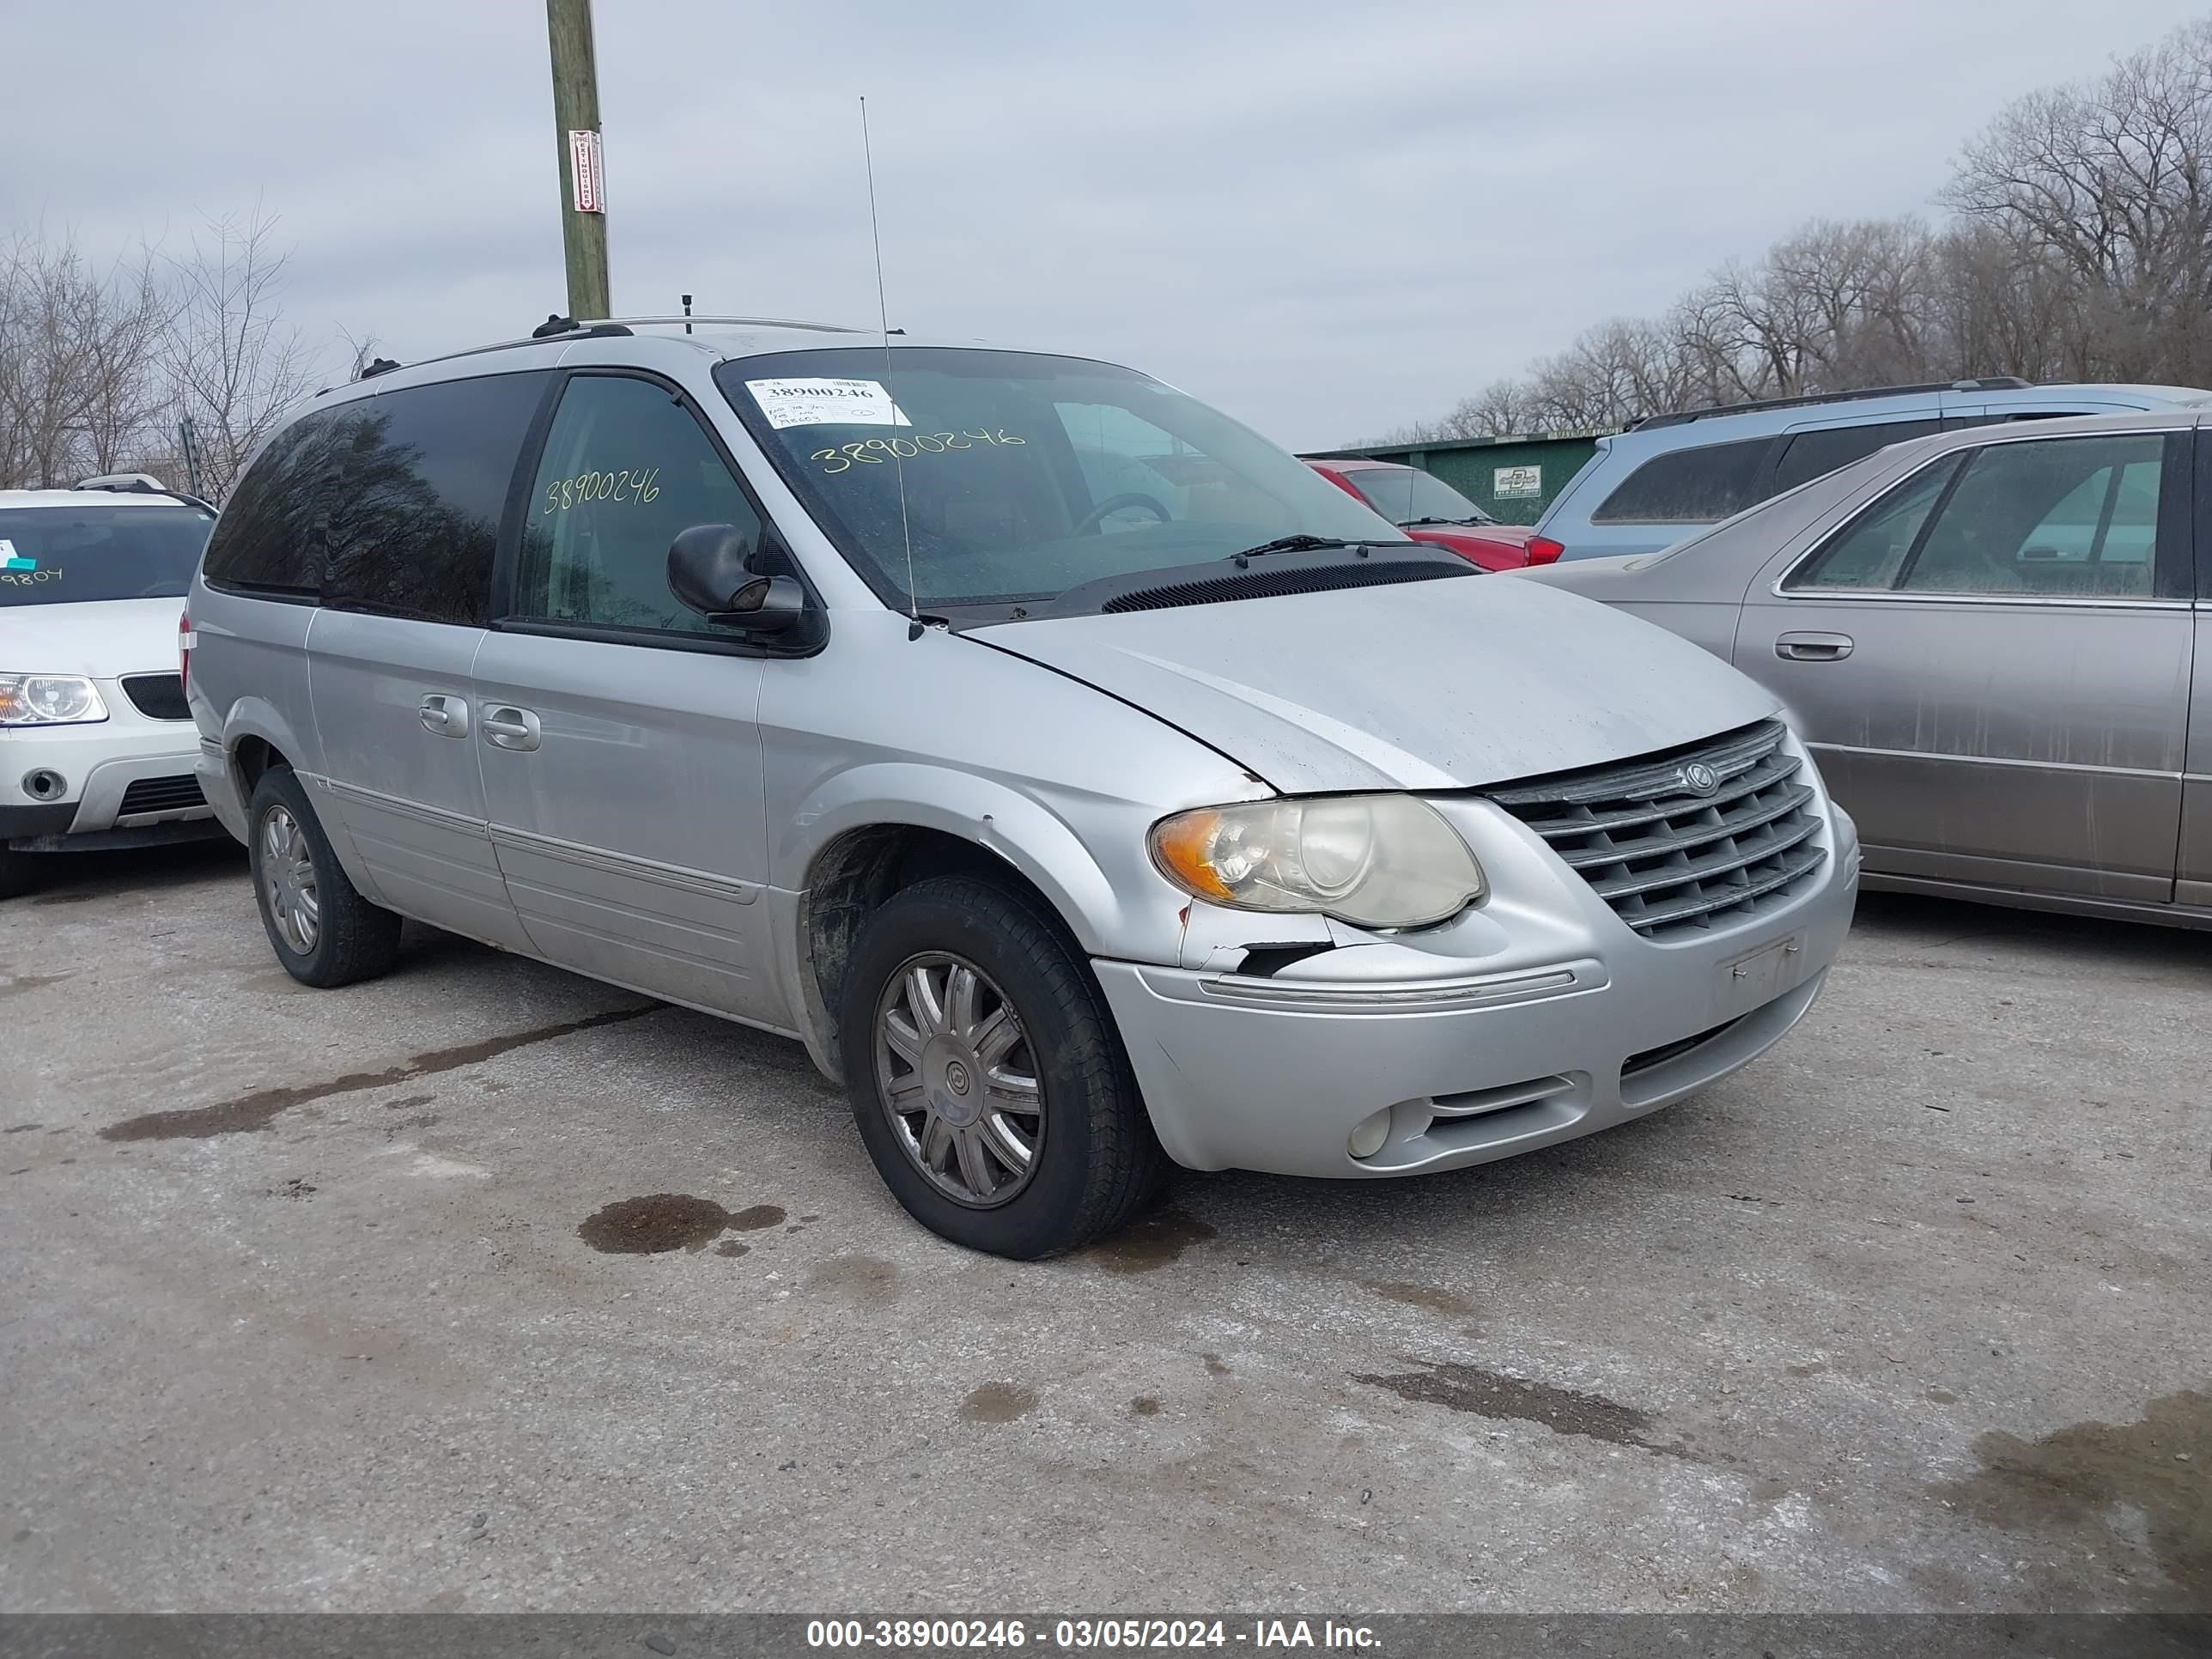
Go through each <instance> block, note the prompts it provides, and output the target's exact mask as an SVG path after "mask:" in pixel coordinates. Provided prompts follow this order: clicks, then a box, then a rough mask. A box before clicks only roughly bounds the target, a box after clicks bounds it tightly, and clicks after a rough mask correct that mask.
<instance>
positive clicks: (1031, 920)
mask: <svg viewBox="0 0 2212 1659" xmlns="http://www.w3.org/2000/svg"><path fill="white" fill-rule="evenodd" d="M963 972H964V973H966V974H967V975H969V977H968V978H967V979H965V980H962V979H960V978H959V975H962V974H963ZM917 975H918V976H919V979H917ZM842 1004H843V1006H842V1014H841V1018H840V1028H839V1046H840V1048H841V1050H842V1057H843V1060H844V1066H845V1079H846V1091H847V1093H848V1095H849V1097H851V1100H852V1104H853V1115H854V1120H855V1121H857V1122H858V1124H859V1126H860V1139H861V1140H862V1142H863V1143H865V1144H866V1146H867V1149H868V1156H869V1157H870V1158H872V1159H874V1161H875V1165H876V1170H877V1173H878V1174H879V1175H881V1176H883V1178H884V1185H885V1186H887V1187H889V1188H890V1189H891V1193H892V1195H893V1196H895V1197H896V1199H897V1200H898V1201H899V1202H900V1203H901V1204H902V1205H904V1206H906V1209H907V1212H908V1214H910V1215H912V1216H913V1217H914V1218H915V1220H917V1221H919V1222H921V1225H923V1226H925V1227H927V1228H928V1229H930V1231H933V1232H935V1233H938V1234H939V1235H941V1236H942V1237H945V1238H948V1239H951V1241H952V1242H953V1243H956V1244H964V1245H966V1246H967V1247H968V1248H969V1249H975V1250H984V1251H987V1252H988V1253H990V1254H991V1255H1001V1256H1008V1257H1011V1258H1012V1259H1014V1260H1016V1261H1033V1260H1035V1259H1036V1258H1037V1257H1040V1256H1047V1255H1058V1254H1059V1253H1060V1252H1061V1251H1064V1250H1072V1249H1077V1248H1078V1247H1079V1246H1081V1245H1084V1244H1087V1243H1090V1242H1091V1240H1093V1239H1095V1238H1097V1237H1102V1236H1103V1235H1104V1234H1106V1233H1109V1232H1112V1231H1115V1229H1116V1228H1118V1227H1120V1226H1121V1225H1123V1224H1124V1223H1125V1222H1127V1220H1128V1219H1129V1218H1131V1217H1132V1216H1133V1215H1134V1214H1135V1213H1136V1212H1137V1211H1138V1210H1139V1208H1140V1207H1141V1206H1143V1205H1144V1203H1145V1201H1146V1199H1148V1198H1150V1197H1151V1196H1152V1193H1153V1192H1154V1191H1155V1190H1156V1189H1157V1188H1158V1183H1159V1180H1160V1177H1161V1176H1163V1175H1164V1173H1165V1170H1166V1158H1165V1155H1164V1153H1163V1152H1161V1151H1160V1146H1159V1142H1158V1139H1156V1138H1155V1137H1154V1136H1153V1133H1152V1121H1151V1120H1150V1119H1149V1118H1148V1117H1146V1115H1145V1107H1144V1102H1143V1099H1142V1098H1141V1097H1140V1096H1139V1093H1138V1091H1137V1083H1136V1079H1135V1077H1134V1076H1133V1074H1132V1073H1131V1072H1130V1069H1129V1061H1128V1057H1127V1054H1124V1053H1123V1051H1122V1048H1121V1033H1120V1032H1119V1031H1118V1030H1115V1026H1114V1023H1113V1018H1112V1016H1111V1014H1110V1013H1109V1012H1108V1010H1107V1007H1106V1005H1105V1000H1104V999H1103V996H1101V994H1099V991H1098V987H1097V981H1095V980H1093V979H1092V977H1091V970H1090V967H1089V964H1088V963H1085V961H1084V960H1083V958H1082V957H1081V955H1080V954H1079V952H1078V951H1076V950H1075V949H1074V947H1073V942H1072V941H1070V940H1069V939H1066V936H1065V934H1064V933H1062V931H1061V930H1060V928H1059V927H1057V926H1056V925H1055V924H1054V921H1052V920H1051V919H1050V918H1049V917H1048V915H1044V914H1042V913H1041V912H1040V911H1039V910H1038V908H1036V904H1035V902H1033V901H1031V900H1030V899H1028V898H1027V897H1025V896H1023V895H1020V894H1018V893H1016V892H1013V891H1011V890H1008V889H1007V888H1006V887H1002V886H1000V885H998V884H994V883H992V882H990V881H987V880H982V879H979V878H975V877H972V876H939V877H935V878H932V879H930V880H927V881H922V882H917V883H916V884H915V885H913V886H911V887H908V888H906V889H904V890H902V891H900V892H898V893H896V894H895V895H893V896H891V898H890V900H888V901H887V902H885V903H884V905H883V907H882V908H880V909H878V910H877V911H876V912H875V914H874V915H872V916H870V917H869V918H868V920H867V921H866V924H865V925H864V926H863V927H862V928H861V930H860V938H859V939H858V940H856V941H855V943H854V949H853V955H852V958H851V961H850V963H849V964H848V969H847V973H846V975H845V986H844V994H843V997H842ZM916 1009H920V1010H921V1011H922V1012H921V1013H920V1014H919V1015H917V1013H916V1012H915V1010H916ZM931 1011H934V1012H935V1014H936V1015H937V1016H938V1017H936V1018H933V1017H932V1012H931ZM970 1035H972V1036H974V1037H975V1041H973V1042H969V1041H967V1037H968V1036H970ZM940 1108H941V1109H940ZM1024 1148H1026V1149H1027V1157H1026V1158H1024V1156H1023V1155H1022V1153H1023V1151H1024ZM994 1180H995V1181H996V1185H995V1186H993V1185H991V1183H992V1182H993V1181H994ZM963 1194H965V1196H964V1197H963Z"/></svg>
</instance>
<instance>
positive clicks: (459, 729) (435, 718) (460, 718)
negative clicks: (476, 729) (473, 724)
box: [421, 693, 469, 738]
mask: <svg viewBox="0 0 2212 1659" xmlns="http://www.w3.org/2000/svg"><path fill="white" fill-rule="evenodd" d="M421 714H422V729H423V730H424V731H426V732H436V733H437V734H438V735H439V736H440V737H441V738H465V737H466V736H468V734H469V705H468V701H467V699H465V698H463V697H449V696H445V695H443V694H442V693H433V694H432V695H431V696H427V697H425V698H423V699H422V711H421Z"/></svg>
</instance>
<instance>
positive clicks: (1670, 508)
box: [1590, 438, 1774, 524]
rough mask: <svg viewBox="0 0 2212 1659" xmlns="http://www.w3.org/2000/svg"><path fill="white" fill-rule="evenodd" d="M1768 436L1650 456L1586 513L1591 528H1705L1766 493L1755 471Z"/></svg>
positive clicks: (1769, 444) (1767, 446) (1761, 461)
mask: <svg viewBox="0 0 2212 1659" xmlns="http://www.w3.org/2000/svg"><path fill="white" fill-rule="evenodd" d="M1773 442H1774V441H1773V440H1772V439H1771V438H1747V439H1745V440H1743V441H1741V442H1739V443H1732V444H1706V445H1705V446H1703V447H1700V448H1697V449H1678V450H1675V451H1674V452H1673V453H1671V454H1666V455H1655V456H1653V457H1652V458H1651V459H1650V460H1648V461H1646V462H1644V465H1641V466H1639V467H1638V468H1637V469H1636V471H1633V472H1632V473H1630V474H1629V475H1628V477H1627V478H1626V481H1625V482H1623V483H1622V484H1621V486H1620V489H1616V490H1614V491H1613V494H1612V495H1608V496H1607V497H1606V500H1605V503H1604V505H1603V506H1601V507H1599V508H1598V510H1597V511H1596V512H1595V513H1591V514H1590V520H1591V522H1592V523H1594V524H1711V523H1713V522H1715V521H1716V520H1721V519H1725V518H1727V517H1728V516H1729V514H1730V513H1741V512H1742V511H1743V509H1744V508H1745V507H1749V506H1751V505H1752V504H1753V502H1755V501H1759V500H1760V499H1762V497H1764V496H1765V495H1768V494H1770V493H1771V492H1769V491H1767V490H1766V489H1763V488H1762V487H1761V477H1760V473H1761V468H1762V465H1763V464H1764V463H1765V459H1766V455H1767V452H1768V451H1769V450H1770V449H1771V447H1773Z"/></svg>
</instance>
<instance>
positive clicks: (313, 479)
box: [206, 410, 337, 598]
mask: <svg viewBox="0 0 2212 1659" xmlns="http://www.w3.org/2000/svg"><path fill="white" fill-rule="evenodd" d="M331 414H332V411H331V410H317V411H316V412H315V413H313V414H312V415H307V416H302V417H301V419H299V420H296V421H295V422H292V424H291V425H289V426H288V427H286V428H284V429H283V431H282V432H280V433H278V434H277V435H276V436H275V437H274V438H271V439H270V441H269V444H268V447H266V448H264V450H263V451H262V452H261V453H260V454H259V455H258V456H257V457H255V458H254V462H253V465H252V466H249V467H248V468H246V476H245V477H243V478H240V480H239V481H238V487H237V488H236V489H234V490H232V491H231V492H230V500H229V501H227V502H225V503H224V505H223V509H222V518H221V519H220V520H217V521H216V527H215V537H214V538H213V539H212V540H211V541H210V542H209V543H208V550H207V565H206V572H207V579H208V580H210V581H211V582H214V583H216V585H217V586H226V587H242V588H245V589H246V590H248V591H249V592H264V593H285V594H297V595H301V596H304V597H307V598H313V596H314V595H315V594H316V593H318V592H320V591H321V588H322V584H323V538H322V530H321V518H322V513H323V511H324V506H323V500H322V493H321V492H322V491H323V490H324V489H325V488H327V487H328V486H329V485H331V484H332V483H335V482H336V478H337V452H336V450H335V449H334V448H333V447H332V444H331Z"/></svg>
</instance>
